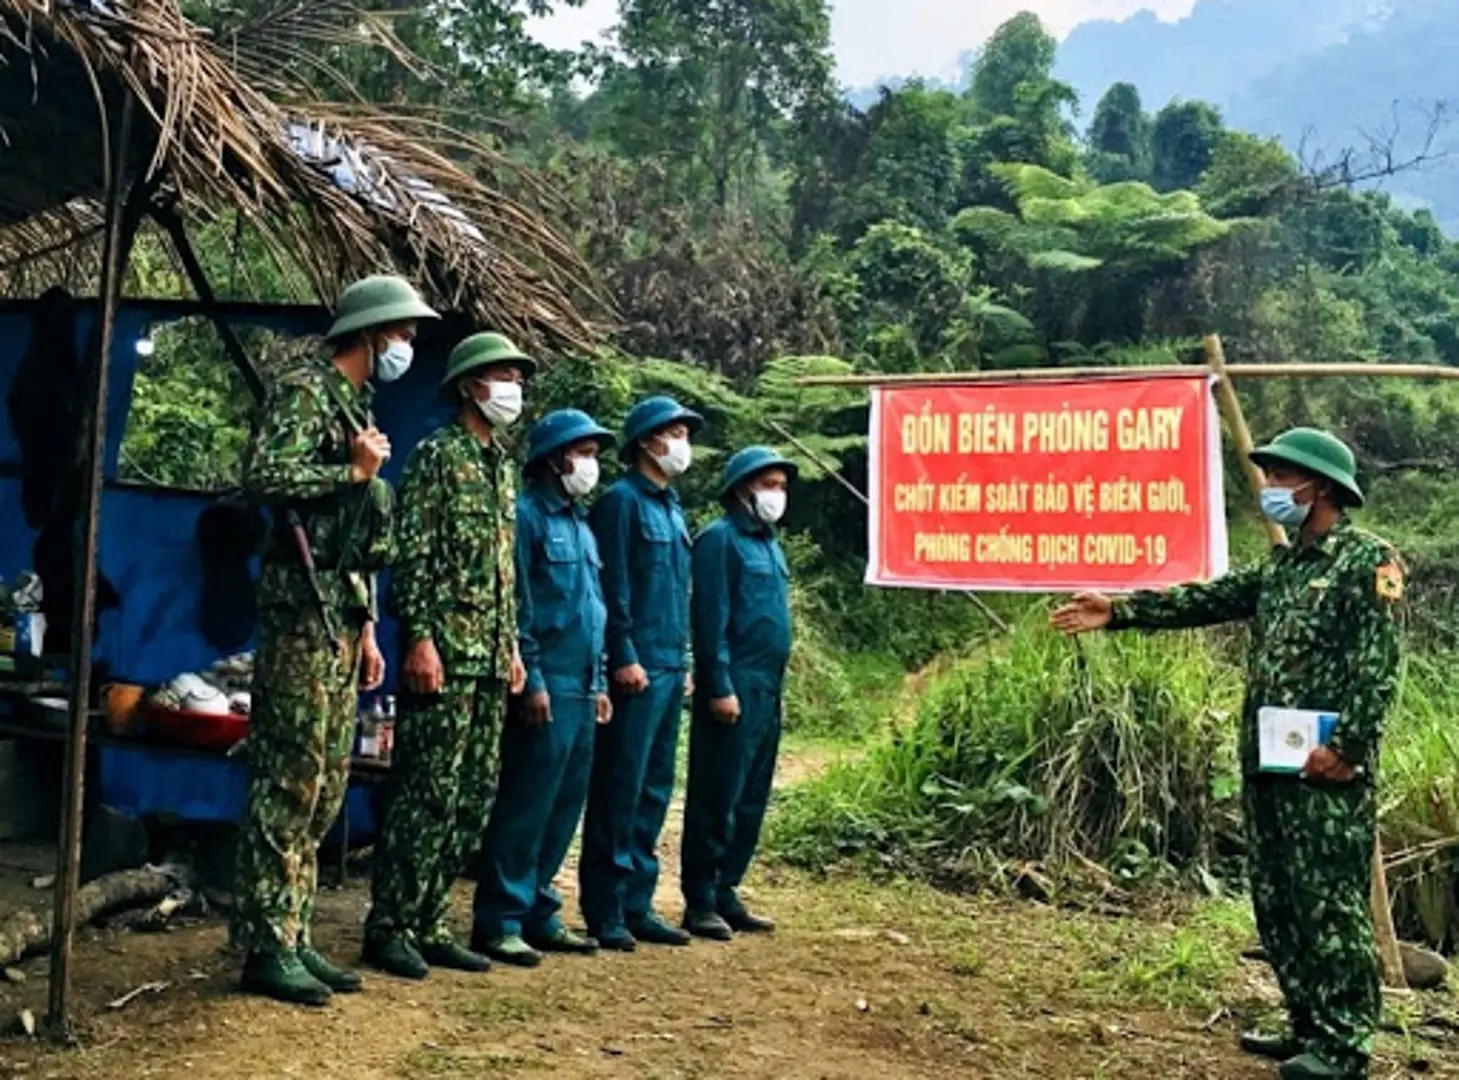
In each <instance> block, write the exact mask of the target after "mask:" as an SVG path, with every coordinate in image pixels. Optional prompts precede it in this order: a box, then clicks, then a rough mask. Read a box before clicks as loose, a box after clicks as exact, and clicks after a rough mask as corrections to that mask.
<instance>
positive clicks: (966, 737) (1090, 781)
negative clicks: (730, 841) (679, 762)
mask: <svg viewBox="0 0 1459 1080" xmlns="http://www.w3.org/2000/svg"><path fill="white" fill-rule="evenodd" d="M1045 619H1046V616H1044V615H1043V614H1042V613H1038V612H1035V613H1032V614H1030V615H1029V616H1027V617H1026V618H1025V620H1024V622H1023V623H1022V624H1021V625H1020V626H1019V628H1018V630H1017V632H1016V633H1015V634H1014V635H1012V636H1011V637H1010V639H1009V640H1008V642H1007V643H1006V647H1005V648H1002V649H999V650H996V651H989V652H987V653H986V654H985V655H983V656H980V657H974V658H971V659H967V660H964V661H962V662H960V663H959V664H958V665H956V666H955V667H954V668H953V669H952V671H951V673H950V674H949V675H947V676H946V677H945V678H943V679H940V680H938V681H937V682H936V683H935V684H934V685H933V686H932V688H931V689H930V690H929V691H928V692H927V693H926V695H925V697H923V699H922V701H921V705H920V708H919V709H918V710H917V713H916V716H915V719H914V720H913V722H912V723H911V724H910V725H909V726H908V727H907V728H906V729H905V730H902V731H897V732H894V733H892V734H891V735H889V736H888V737H886V738H884V739H883V740H881V741H880V742H879V743H877V744H875V745H874V746H872V747H871V748H870V749H869V750H868V751H867V753H866V754H865V755H864V756H863V757H861V758H860V759H857V760H852V761H850V762H848V763H845V764H840V765H837V766H833V767H832V768H831V770H830V771H829V772H828V773H827V774H826V775H825V776H824V777H822V778H820V779H818V780H816V781H813V782H811V783H809V784H807V785H805V786H803V787H802V788H800V789H798V790H792V791H790V792H788V793H786V796H785V797H784V798H783V799H782V800H781V803H780V805H779V808H778V809H777V812H776V815H775V817H774V818H773V819H772V822H771V829H770V848H771V850H772V851H773V852H775V853H776V854H777V855H778V856H779V857H781V858H782V859H784V860H786V861H789V862H791V863H792V864H794V865H798V866H802V867H808V868H812V869H821V870H823V869H826V868H827V867H830V866H833V865H835V864H837V863H841V862H846V861H848V860H849V861H851V862H853V863H855V864H856V865H858V866H860V867H862V868H868V867H870V868H874V869H880V870H890V871H897V872H907V873H912V874H917V875H920V876H925V877H930V878H933V879H935V880H963V879H967V878H976V879H983V878H987V877H988V876H990V875H996V874H1000V873H1002V872H1004V871H1006V870H1007V868H1008V866H1009V864H1010V863H1011V862H1013V861H1015V860H1033V861H1036V862H1039V863H1043V864H1047V865H1049V866H1055V867H1061V866H1066V865H1076V864H1077V865H1083V860H1085V859H1088V860H1093V861H1095V862H1099V863H1103V864H1105V865H1107V866H1108V868H1109V872H1110V875H1111V877H1112V878H1113V879H1114V880H1115V881H1116V882H1118V883H1120V884H1131V883H1135V882H1137V881H1140V880H1142V879H1145V878H1148V877H1151V876H1153V875H1156V874H1158V873H1159V872H1160V871H1161V870H1162V869H1163V868H1164V867H1166V866H1168V865H1171V864H1190V863H1196V862H1200V861H1201V860H1203V859H1204V858H1205V857H1206V856H1207V854H1208V851H1209V847H1210V828H1211V821H1210V804H1211V798H1212V790H1213V786H1214V785H1215V782H1216V780H1217V778H1218V777H1219V776H1221V775H1222V774H1227V773H1229V772H1230V769H1231V763H1232V751H1231V743H1232V735H1233V725H1232V723H1231V717H1232V715H1233V714H1234V711H1235V709H1236V706H1237V703H1238V702H1239V695H1240V687H1239V681H1238V680H1237V678H1236V673H1235V672H1234V671H1233V670H1232V669H1231V668H1230V667H1229V666H1228V665H1226V664H1224V663H1222V662H1220V661H1218V660H1216V659H1214V658H1213V657H1212V654H1211V651H1210V650H1209V649H1208V648H1207V646H1206V645H1205V643H1204V642H1203V641H1202V640H1201V639H1199V638H1196V637H1193V636H1189V635H1186V636H1171V637H1165V638H1145V637H1137V636H1122V637H1118V638H1114V637H1112V638H1109V639H1104V640H1099V641H1091V642H1088V643H1084V644H1082V645H1077V646H1076V645H1071V644H1069V643H1068V642H1065V641H1063V640H1060V639H1058V638H1056V637H1055V636H1054V635H1053V634H1052V633H1051V632H1050V631H1048V630H1047V629H1046V628H1045V625H1044V623H1045ZM1228 786H1229V785H1228Z"/></svg>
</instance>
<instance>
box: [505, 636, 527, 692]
mask: <svg viewBox="0 0 1459 1080" xmlns="http://www.w3.org/2000/svg"><path fill="white" fill-rule="evenodd" d="M508 689H509V690H511V692H512V693H513V694H520V693H521V692H522V691H523V690H525V689H527V665H526V664H524V663H522V654H521V652H520V651H519V650H518V649H517V648H516V647H515V646H513V648H512V681H511V684H510V685H509V686H508Z"/></svg>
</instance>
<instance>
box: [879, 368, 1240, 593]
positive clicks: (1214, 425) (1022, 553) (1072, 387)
mask: <svg viewBox="0 0 1459 1080" xmlns="http://www.w3.org/2000/svg"><path fill="white" fill-rule="evenodd" d="M1221 488H1222V482H1221V432H1220V425H1219V423H1218V421H1217V418H1216V411H1215V404H1214V401H1213V398H1212V394H1211V389H1210V385H1209V383H1208V379H1207V377H1206V376H1204V375H1199V376H1177V377H1170V376H1166V377H1156V378H1138V377H1130V378H1110V379H1098V380H1085V381H1079V382H1075V381H1061V382H1022V383H975V384H971V385H967V384H965V385H961V386H918V387H881V388H878V389H876V390H874V391H873V392H872V407H871V492H870V497H871V507H872V509H871V530H870V542H869V549H870V550H869V560H868V564H867V572H866V579H867V581H868V582H870V583H872V584H874V585H893V586H904V587H911V588H927V589H970V590H988V591H997V590H1002V591H1017V592H1054V591H1058V592H1064V591H1069V590H1079V589H1092V590H1104V591H1108V592H1118V591H1125V590H1130V589H1137V588H1159V587H1163V586H1167V585H1173V584H1177V583H1179V582H1183V581H1192V580H1208V579H1210V578H1213V577H1217V576H1219V575H1221V574H1223V573H1225V572H1226V516H1225V510H1224V505H1223V498H1222V490H1221Z"/></svg>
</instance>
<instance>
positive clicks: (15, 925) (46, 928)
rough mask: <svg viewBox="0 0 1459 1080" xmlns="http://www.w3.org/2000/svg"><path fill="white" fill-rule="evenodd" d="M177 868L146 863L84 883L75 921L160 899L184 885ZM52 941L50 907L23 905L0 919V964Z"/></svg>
mask: <svg viewBox="0 0 1459 1080" xmlns="http://www.w3.org/2000/svg"><path fill="white" fill-rule="evenodd" d="M182 884H183V882H182V880H181V876H180V875H179V873H178V872H177V870H176V869H175V868H170V867H155V866H147V867H143V868H142V869H140V870H120V871H118V872H117V873H115V874H106V875H104V876H102V877H99V878H97V879H96V880H95V881H91V882H88V883H87V884H85V885H83V886H81V888H80V889H78V890H77V892H76V925H77V926H85V925H86V924H87V923H89V922H91V921H92V920H93V919H96V918H98V917H100V916H102V915H105V914H106V913H107V912H108V911H113V910H115V909H116V908H123V907H131V906H133V905H135V904H146V903H152V902H155V901H157V900H161V899H162V898H163V897H165V896H167V894H168V893H170V892H172V891H173V890H174V889H176V888H178V887H179V886H180V885H182ZM50 943H51V910H50V908H49V907H47V908H44V909H41V910H36V909H33V908H21V909H20V910H19V911H16V912H13V913H11V914H10V915H8V916H6V917H5V918H3V919H0V966H3V965H5V964H13V963H15V962H16V961H17V960H20V959H21V958H22V957H24V956H26V955H28V954H30V953H33V952H39V951H40V950H42V949H45V948H46V947H47V946H49V945H50Z"/></svg>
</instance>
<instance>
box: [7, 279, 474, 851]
mask: <svg viewBox="0 0 1459 1080" xmlns="http://www.w3.org/2000/svg"><path fill="white" fill-rule="evenodd" d="M178 311H179V309H178V305H176V304H175V303H167V304H154V305H149V304H147V303H146V302H135V301H128V302H125V303H124V304H123V306H122V308H121V311H120V312H119V315H118V319H117V325H116V335H115V345H114V347H113V351H112V357H111V368H110V374H109V383H108V387H107V426H106V455H105V468H104V475H105V477H106V479H107V481H108V485H107V488H106V491H105V494H104V496H103V500H102V513H101V528H100V541H99V565H100V569H101V572H102V573H103V574H104V575H105V576H106V577H107V578H108V579H109V580H110V581H111V583H112V584H113V585H114V586H115V588H116V590H117V592H118V594H119V596H120V603H119V605H118V607H117V608H116V609H115V610H111V611H107V612H105V613H104V614H103V615H102V616H101V618H100V621H99V623H98V634H97V639H96V648H95V652H94V658H95V660H96V661H97V662H99V663H104V664H105V665H106V666H107V668H108V669H109V672H110V677H111V678H113V679H115V680H118V681H125V682H132V683H138V684H141V685H144V686H152V685H155V684H158V683H163V682H167V681H169V680H170V679H172V678H173V677H174V676H176V675H178V674H180V673H182V672H187V671H198V670H201V669H205V668H207V667H209V666H210V665H211V664H213V663H214V662H215V661H217V660H219V659H222V657H221V655H220V653H219V651H218V650H217V649H216V648H215V647H214V646H212V645H211V644H210V643H209V642H208V641H207V640H206V639H205V638H204V637H203V635H202V631H201V628H200V624H199V620H198V613H199V603H200V598H201V595H202V560H201V557H200V554H199V550H198V544H197V523H198V517H199V515H200V514H201V513H202V512H203V510H204V509H206V508H207V507H208V505H209V504H210V503H211V501H212V499H211V498H210V497H209V496H206V495H201V494H197V493H189V492H178V491H168V490H162V489H155V488H145V487H136V486H131V485H118V484H115V483H113V482H112V481H114V479H115V477H116V471H117V462H118V458H119V455H120V449H121V443H122V438H123V436H124V434H125V432H126V422H127V414H128V408H129V405H130V402H131V397H132V387H133V383H134V381H135V379H136V374H137V368H138V363H139V355H138V352H137V341H138V340H139V339H141V338H143V337H145V336H147V335H148V333H149V330H155V329H156V327H157V325H158V324H160V323H163V322H166V321H172V320H175V319H177V318H179V317H180V316H179V314H178ZM199 313H200V312H195V313H194V314H199ZM323 318H324V316H323V312H322V311H321V310H320V309H317V308H305V307H282V308H271V309H257V310H255V311H252V312H249V313H247V314H242V315H237V316H234V315H230V319H229V321H230V322H233V323H235V324H240V323H248V324H252V325H259V326H265V327H267V328H268V329H271V330H273V331H275V332H277V333H280V334H284V335H290V336H293V335H301V334H308V333H317V332H319V330H320V329H321V327H322V325H323ZM92 323H93V313H92V309H88V308H84V307H83V308H82V310H81V313H80V314H79V317H78V319H77V326H76V333H77V345H78V349H79V351H80V355H81V356H82V357H83V360H85V359H87V358H88V345H89V337H90V334H91V328H92ZM30 338H31V320H30V316H29V314H28V313H27V312H26V311H25V310H24V309H23V308H17V307H11V308H9V309H7V310H5V311H3V312H0V399H5V398H7V397H8V395H9V393H10V388H11V384H12V382H13V381H14V378H15V375H16V371H17V369H18V368H19V366H20V362H21V361H22V359H24V357H25V354H26V350H27V348H28V347H29V344H30ZM442 370H443V350H442V349H441V348H439V347H433V342H432V340H431V338H430V336H429V335H427V336H425V338H424V340H423V341H422V342H421V343H420V348H419V349H418V355H417V361H416V364H415V365H414V367H413V368H412V369H411V371H410V372H408V373H407V375H406V376H405V378H403V379H401V380H400V381H399V382H396V383H393V384H391V385H390V386H388V387H386V388H385V389H384V391H383V392H382V393H379V394H377V395H376V417H377V421H378V423H379V426H380V427H381V429H382V430H384V431H385V433H386V434H387V435H388V436H389V437H390V441H391V446H392V457H391V460H390V461H389V463H388V464H387V465H386V467H385V476H386V478H387V479H389V480H391V481H392V482H397V483H398V481H399V479H400V473H401V470H402V469H403V468H404V465H405V459H406V457H407V455H408V453H409V451H410V449H411V448H412V447H414V446H415V444H416V443H417V442H419V441H420V440H421V439H422V438H423V437H424V436H425V435H426V434H428V433H429V432H430V431H432V430H434V428H435V427H437V426H438V425H439V424H440V423H442V422H443V421H444V420H445V418H446V416H447V415H448V413H449V411H450V410H449V406H448V405H447V404H446V403H445V402H444V401H443V400H442V399H441V397H440V395H439V392H438V389H437V384H438V382H439V379H440V375H441V372H442ZM77 392H78V393H79V392H81V388H79V387H78V388H77ZM19 466H20V450H19V447H18V446H17V444H16V441H15V433H14V432H13V431H12V430H11V428H10V419H9V412H8V410H0V470H3V471H4V472H5V473H6V474H7V475H3V476H0V577H3V578H4V579H5V580H6V581H13V580H14V577H15V575H16V574H18V573H20V572H21V571H23V570H26V569H29V568H30V567H31V562H32V547H33V545H34V543H35V531H34V530H32V529H30V528H29V527H28V526H27V525H26V523H25V518H24V515H23V514H22V512H21V506H20V479H19ZM379 637H380V644H381V647H382V649H383V650H384V652H385V657H386V661H387V667H388V670H389V672H390V676H389V679H388V681H387V690H388V689H389V688H390V687H392V686H393V685H394V680H395V673H396V670H397V669H398V667H399V663H398V661H399V652H398V649H399V646H398V634H397V633H396V628H395V624H394V621H393V620H391V619H389V618H388V617H386V618H385V620H384V621H383V623H382V625H381V626H380V628H379ZM49 644H50V648H49V649H48V651H51V652H61V651H64V648H65V643H64V642H51V643H49ZM248 647H249V648H251V647H252V646H251V644H250V646H248ZM106 753H108V754H110V753H112V752H111V751H107V752H106ZM118 753H120V752H118ZM127 753H128V754H131V752H130V751H128V752H127ZM152 756H154V757H156V755H152ZM147 757H148V755H145V754H131V756H123V757H112V758H110V759H107V758H104V759H103V779H105V777H106V776H108V775H110V776H111V777H113V779H114V781H115V782H114V783H113V784H112V785H107V784H105V783H104V784H103V793H102V794H103V798H104V799H107V800H108V801H110V800H111V798H112V797H113V796H114V797H115V798H116V800H117V801H118V802H120V803H122V804H124V805H119V806H118V807H117V808H118V809H123V810H126V809H128V808H129V807H131V808H134V809H142V808H147V809H149V810H153V809H157V808H158V803H159V802H165V801H167V800H168V799H169V798H171V799H173V801H175V802H179V803H180V804H182V806H183V807H189V808H191V811H190V812H191V814H195V815H198V816H203V817H205V818H208V819H210V820H221V819H226V818H227V817H228V816H231V812H230V813H228V814H224V810H223V805H224V803H226V804H228V806H229V807H233V806H235V805H236V803H237V793H236V792H235V791H234V787H235V786H236V784H237V782H238V780H237V777H236V775H231V774H230V776H229V778H227V779H226V781H224V782H219V779H220V775H219V774H217V773H216V770H217V769H223V770H225V771H226V770H227V765H225V763H223V762H216V763H213V762H208V761H206V760H202V759H196V758H177V759H173V760H171V761H169V762H168V763H167V764H166V767H165V768H164V767H163V765H162V764H161V761H162V759H161V758H160V757H157V758H156V760H157V762H158V764H157V765H156V767H155V768H154V769H153V770H151V772H152V773H153V774H154V777H153V778H154V780H155V781H156V782H157V783H158V784H163V785H164V786H165V788H166V789H167V791H170V792H171V793H172V794H171V795H167V794H166V792H159V790H157V787H156V784H152V785H150V786H149V784H148V783H147V782H146V778H145V777H143V776H141V775H139V774H138V770H139V764H138V763H139V762H141V761H143V760H145V759H146V758H147ZM209 774H214V775H212V776H211V777H210V775H209ZM123 776H125V777H129V779H128V780H127V781H126V782H122V781H120V780H117V779H116V778H118V777H123ZM108 786H110V787H111V789H112V790H111V791H110V792H108V791H107V790H106V788H107V787H108ZM210 791H211V792H212V795H211V796H210V795H209V794H208V793H209V792H210ZM353 807H354V804H353V803H352V809H353ZM175 812H182V810H181V808H177V809H175ZM182 816H190V815H189V812H182ZM351 828H352V829H359V830H360V831H361V832H366V831H368V822H366V821H363V820H361V821H355V820H353V815H352V821H351Z"/></svg>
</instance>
